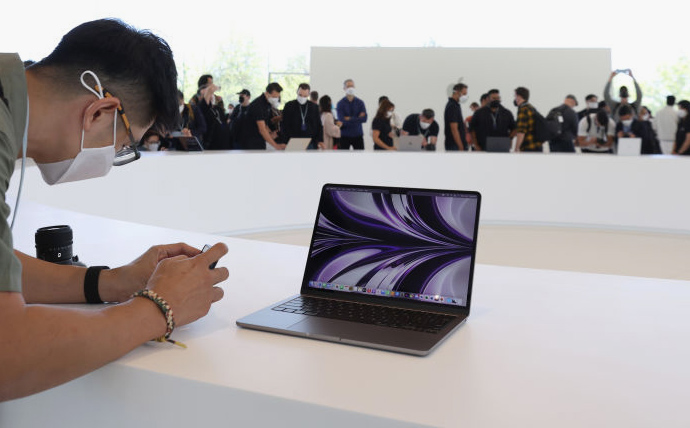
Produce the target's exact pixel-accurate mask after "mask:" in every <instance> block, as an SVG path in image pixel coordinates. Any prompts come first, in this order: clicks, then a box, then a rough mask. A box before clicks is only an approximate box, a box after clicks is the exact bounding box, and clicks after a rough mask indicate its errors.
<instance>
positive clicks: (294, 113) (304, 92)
mask: <svg viewBox="0 0 690 428" xmlns="http://www.w3.org/2000/svg"><path fill="white" fill-rule="evenodd" d="M310 91H311V87H310V86H309V84H308V83H300V85H299V87H298V88H297V99H296V100H292V101H288V102H287V103H285V107H284V108H283V119H282V123H281V127H280V129H281V130H282V132H283V138H284V141H285V142H286V143H287V144H289V143H290V139H291V138H311V142H310V143H309V149H317V148H318V147H319V143H322V142H323V125H322V124H321V116H320V115H319V106H318V105H316V104H314V103H313V102H311V101H309V92H310Z"/></svg>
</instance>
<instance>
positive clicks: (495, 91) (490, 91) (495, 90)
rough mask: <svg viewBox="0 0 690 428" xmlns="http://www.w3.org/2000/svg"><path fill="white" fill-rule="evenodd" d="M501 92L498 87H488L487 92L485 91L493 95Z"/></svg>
mask: <svg viewBox="0 0 690 428" xmlns="http://www.w3.org/2000/svg"><path fill="white" fill-rule="evenodd" d="M500 93H501V92H500V91H499V90H498V89H489V92H487V93H486V95H489V96H491V95H493V94H500Z"/></svg>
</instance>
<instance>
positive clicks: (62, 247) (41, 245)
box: [35, 225, 72, 264]
mask: <svg viewBox="0 0 690 428" xmlns="http://www.w3.org/2000/svg"><path fill="white" fill-rule="evenodd" d="M35 239H36V257H37V258H39V259H41V260H45V261H48V262H51V263H60V264H72V228H71V227H69V226H67V225H61V226H48V227H42V228H40V229H38V230H37V231H36V235H35Z"/></svg>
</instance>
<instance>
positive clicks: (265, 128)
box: [239, 82, 285, 150]
mask: <svg viewBox="0 0 690 428" xmlns="http://www.w3.org/2000/svg"><path fill="white" fill-rule="evenodd" d="M281 92H283V87H282V86H280V85H279V84H278V83H275V82H274V83H270V84H269V85H268V86H266V92H264V93H263V94H262V95H260V96H259V97H258V98H257V99H255V100H254V101H252V103H251V104H249V111H248V112H247V117H246V119H245V121H244V123H243V124H242V129H241V130H240V131H241V132H240V136H239V142H240V147H241V148H242V149H243V150H266V143H268V144H270V145H271V146H273V148H275V149H276V150H285V144H279V143H277V142H276V138H277V133H276V132H275V131H271V130H270V123H269V122H270V121H271V119H272V118H273V117H274V114H273V111H274V110H275V109H276V108H277V107H278V104H279V103H280V93H281Z"/></svg>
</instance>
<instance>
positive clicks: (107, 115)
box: [0, 19, 228, 401]
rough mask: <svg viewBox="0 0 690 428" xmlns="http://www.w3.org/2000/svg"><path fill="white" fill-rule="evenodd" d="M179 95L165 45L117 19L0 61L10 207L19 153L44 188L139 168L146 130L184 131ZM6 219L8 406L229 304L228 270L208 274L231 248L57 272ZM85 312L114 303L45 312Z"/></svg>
mask: <svg viewBox="0 0 690 428" xmlns="http://www.w3.org/2000/svg"><path fill="white" fill-rule="evenodd" d="M176 94H177V71H176V69H175V63H174V61H173V57H172V52H171V50H170V47H169V46H168V45H167V43H166V42H165V41H163V40H162V39H160V38H158V37H157V36H155V35H153V34H151V33H149V32H143V31H138V30H136V29H134V28H132V27H129V26H127V25H126V24H124V23H122V22H121V21H118V20H110V19H107V20H98V21H92V22H87V23H84V24H82V25H79V26H77V27H76V28H74V29H73V30H71V31H70V32H68V33H67V34H66V35H65V36H64V37H63V38H62V40H61V42H60V43H59V45H58V46H57V47H56V48H55V50H54V51H53V52H52V53H51V54H50V55H49V56H47V57H46V58H44V59H43V60H41V61H39V62H37V63H36V64H34V65H32V66H30V67H29V68H27V69H26V70H25V69H24V65H23V64H22V61H21V59H20V58H19V56H18V55H17V54H0V99H2V101H0V178H1V179H0V183H1V184H0V190H1V192H2V194H3V196H4V195H5V194H6V193H7V187H8V185H9V181H10V177H11V176H12V173H13V170H14V165H15V160H16V159H17V158H20V157H22V156H23V153H25V156H26V157H31V158H33V160H34V161H35V162H36V164H37V166H38V168H39V169H40V171H41V174H42V176H43V179H44V180H45V181H46V182H47V183H48V184H59V183H64V182H70V181H78V180H84V179H88V178H95V177H100V176H103V175H106V174H107V173H108V171H109V170H110V168H111V166H118V167H119V166H121V165H125V164H127V163H130V162H133V161H136V160H137V159H138V158H139V154H138V151H137V150H136V144H137V142H138V141H139V140H140V139H141V137H142V135H143V134H144V133H145V132H146V130H147V129H149V128H150V127H151V126H152V125H153V124H154V123H156V124H157V125H159V126H160V127H162V128H164V129H174V128H175V125H177V123H176V122H177V120H178V118H179V107H178V102H177V99H176ZM29 102H30V105H31V109H29V108H28V107H29ZM124 106H127V109H126V113H125V109H124ZM9 211H10V208H9V206H8V204H7V203H6V201H5V198H4V197H3V200H2V202H0V213H1V214H2V215H1V216H0V341H1V342H2V350H1V351H0V367H2V369H1V370H0V401H5V400H11V399H15V398H19V397H23V396H27V395H30V394H33V393H36V392H39V391H42V390H45V389H48V388H51V387H54V386H56V385H59V384H62V383H65V382H67V381H70V380H72V379H75V378H77V377H79V376H82V375H84V374H86V373H89V372H91V371H93V370H96V369H97V368H99V367H101V366H103V365H105V364H107V363H109V362H111V361H114V360H116V359H117V358H119V357H121V356H123V355H125V354H126V353H128V352H129V351H131V350H132V349H134V348H136V347H138V346H139V345H141V344H143V343H145V342H147V341H149V340H153V339H156V340H159V341H172V338H171V333H172V332H173V329H174V327H175V326H182V325H185V324H188V323H190V322H192V321H195V320H196V319H198V318H201V317H203V316H204V315H206V314H207V313H208V311H209V309H210V307H211V304H212V303H213V302H216V301H218V300H220V299H221V298H222V297H223V290H222V289H220V288H218V287H216V284H218V283H219V282H221V281H224V280H225V279H226V278H227V277H228V271H227V269H226V268H217V269H210V268H209V267H210V264H211V263H213V262H214V261H216V260H218V259H219V258H220V257H222V256H223V255H224V254H226V253H227V251H228V250H227V247H226V246H225V245H224V244H216V245H215V246H213V247H211V248H210V249H209V250H208V251H207V252H205V253H201V251H200V250H199V249H197V248H193V247H191V246H189V245H187V244H184V243H178V244H171V245H160V246H155V247H153V248H151V249H149V250H148V251H146V252H145V253H144V254H143V255H142V256H140V257H139V258H137V259H136V260H134V261H133V262H132V263H130V264H128V265H126V266H122V267H118V268H114V269H107V268H105V267H91V268H85V267H80V266H73V265H59V264H55V263H50V262H47V261H44V260H39V259H37V258H34V257H30V256H28V255H26V254H22V253H21V252H19V251H14V250H13V242H12V232H11V227H10V225H9V224H8V222H7V221H6V218H7V217H8V216H9ZM84 302H93V303H95V302H117V303H118V304H115V305H108V306H107V307H103V308H100V309H98V310H81V309H72V308H65V307H55V306H51V305H49V304H50V303H84ZM173 311H174V312H173Z"/></svg>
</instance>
